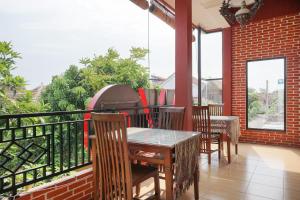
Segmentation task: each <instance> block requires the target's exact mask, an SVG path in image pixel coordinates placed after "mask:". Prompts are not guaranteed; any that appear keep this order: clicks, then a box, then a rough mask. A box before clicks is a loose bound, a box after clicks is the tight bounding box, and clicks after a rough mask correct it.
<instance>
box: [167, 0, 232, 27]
mask: <svg viewBox="0 0 300 200" xmlns="http://www.w3.org/2000/svg"><path fill="white" fill-rule="evenodd" d="M164 1H165V2H166V3H167V4H169V5H170V6H171V7H172V8H173V9H175V0H164ZM222 2H223V0H192V13H193V14H192V20H193V24H194V25H196V26H200V27H201V28H202V29H204V30H213V29H219V28H226V27H229V24H228V23H227V22H226V20H225V19H224V18H223V17H222V16H221V15H220V13H219V9H220V7H221V5H222Z"/></svg>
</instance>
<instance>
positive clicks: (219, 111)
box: [208, 104, 224, 116]
mask: <svg viewBox="0 0 300 200" xmlns="http://www.w3.org/2000/svg"><path fill="white" fill-rule="evenodd" d="M223 106H224V105H223V104H208V108H209V115H210V116H212V115H213V116H222V115H223Z"/></svg>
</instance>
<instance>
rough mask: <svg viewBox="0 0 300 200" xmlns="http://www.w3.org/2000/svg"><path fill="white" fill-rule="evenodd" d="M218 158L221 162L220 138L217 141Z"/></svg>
mask: <svg viewBox="0 0 300 200" xmlns="http://www.w3.org/2000/svg"><path fill="white" fill-rule="evenodd" d="M218 158H219V160H221V138H219V139H218Z"/></svg>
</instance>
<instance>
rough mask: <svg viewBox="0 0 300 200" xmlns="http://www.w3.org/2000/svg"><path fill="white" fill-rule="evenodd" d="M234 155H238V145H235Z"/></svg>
mask: <svg viewBox="0 0 300 200" xmlns="http://www.w3.org/2000/svg"><path fill="white" fill-rule="evenodd" d="M235 154H236V155H237V154H238V144H235Z"/></svg>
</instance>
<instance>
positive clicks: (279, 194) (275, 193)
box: [246, 183, 283, 200]
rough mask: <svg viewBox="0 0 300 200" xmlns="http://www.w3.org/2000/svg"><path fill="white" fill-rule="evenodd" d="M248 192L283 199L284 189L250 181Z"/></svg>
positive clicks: (278, 199) (277, 199)
mask: <svg viewBox="0 0 300 200" xmlns="http://www.w3.org/2000/svg"><path fill="white" fill-rule="evenodd" d="M246 193H247V194H252V195H257V196H261V197H266V198H270V199H276V200H282V199H283V189H280V188H275V187H272V186H266V185H262V184H257V183H250V184H249V186H248V188H247V191H246Z"/></svg>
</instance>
